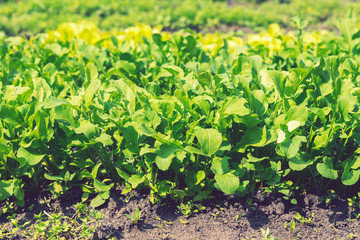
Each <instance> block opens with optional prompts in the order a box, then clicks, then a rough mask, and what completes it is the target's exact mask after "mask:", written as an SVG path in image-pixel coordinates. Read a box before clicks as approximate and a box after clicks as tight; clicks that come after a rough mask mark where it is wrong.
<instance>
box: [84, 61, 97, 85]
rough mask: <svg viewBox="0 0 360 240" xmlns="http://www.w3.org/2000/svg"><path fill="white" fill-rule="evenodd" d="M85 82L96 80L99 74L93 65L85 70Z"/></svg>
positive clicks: (89, 65)
mask: <svg viewBox="0 0 360 240" xmlns="http://www.w3.org/2000/svg"><path fill="white" fill-rule="evenodd" d="M85 74H86V80H87V81H88V82H89V83H91V82H93V81H95V80H96V79H97V77H98V76H99V73H98V71H97V68H96V66H95V65H94V64H92V63H90V64H88V65H87V66H86V68H85Z"/></svg>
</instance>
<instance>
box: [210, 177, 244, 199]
mask: <svg viewBox="0 0 360 240" xmlns="http://www.w3.org/2000/svg"><path fill="white" fill-rule="evenodd" d="M215 181H216V183H217V185H218V186H219V188H220V190H221V191H223V192H224V193H225V194H233V193H234V192H235V191H236V190H237V189H238V187H239V186H240V181H239V178H238V177H236V176H235V175H234V174H232V173H226V174H222V175H215Z"/></svg>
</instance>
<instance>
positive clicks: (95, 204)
mask: <svg viewBox="0 0 360 240" xmlns="http://www.w3.org/2000/svg"><path fill="white" fill-rule="evenodd" d="M105 202H106V199H103V198H102V197H101V196H100V194H99V195H97V196H96V197H95V198H93V200H91V202H90V206H91V207H93V208H96V207H99V206H101V205H103V204H104V203H105Z"/></svg>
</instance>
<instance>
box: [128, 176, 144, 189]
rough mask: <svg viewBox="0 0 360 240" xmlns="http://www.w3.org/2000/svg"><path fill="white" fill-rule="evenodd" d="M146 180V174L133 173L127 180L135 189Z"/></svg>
mask: <svg viewBox="0 0 360 240" xmlns="http://www.w3.org/2000/svg"><path fill="white" fill-rule="evenodd" d="M144 181H145V176H143V177H140V176H139V175H132V176H131V177H129V178H128V179H127V182H129V183H130V184H131V187H132V188H133V189H135V188H136V187H137V186H138V185H139V184H141V183H143V182H144Z"/></svg>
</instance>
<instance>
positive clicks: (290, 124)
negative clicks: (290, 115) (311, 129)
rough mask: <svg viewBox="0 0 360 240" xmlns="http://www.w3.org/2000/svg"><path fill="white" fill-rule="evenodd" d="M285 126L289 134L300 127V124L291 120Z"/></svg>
mask: <svg viewBox="0 0 360 240" xmlns="http://www.w3.org/2000/svg"><path fill="white" fill-rule="evenodd" d="M286 125H287V127H288V130H289V132H292V131H294V130H295V129H297V128H298V127H300V125H301V123H300V122H299V121H297V120H292V121H290V122H288V123H287V124H286Z"/></svg>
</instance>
